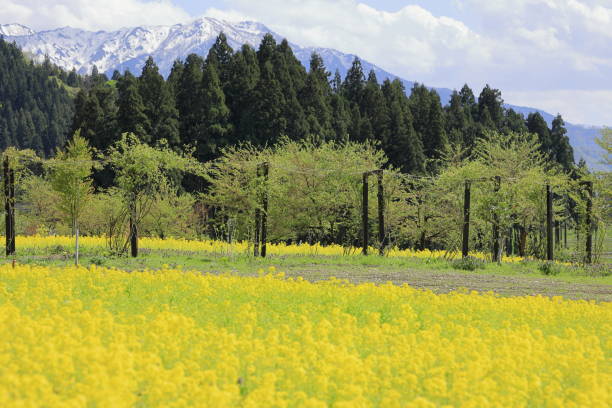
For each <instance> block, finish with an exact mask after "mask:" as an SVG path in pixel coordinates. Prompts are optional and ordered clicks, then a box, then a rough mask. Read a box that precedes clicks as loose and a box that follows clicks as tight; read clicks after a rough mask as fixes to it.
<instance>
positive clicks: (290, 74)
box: [271, 40, 309, 140]
mask: <svg viewBox="0 0 612 408" xmlns="http://www.w3.org/2000/svg"><path fill="white" fill-rule="evenodd" d="M271 61H272V66H273V67H274V75H275V77H276V79H277V81H278V83H279V85H280V87H281V90H282V91H283V96H284V101H285V103H284V105H283V106H282V111H283V116H284V117H285V118H286V123H287V127H286V131H285V133H286V135H287V136H288V137H289V138H290V139H292V140H298V139H303V138H305V137H306V136H307V135H308V134H309V127H308V122H307V121H306V115H305V114H304V110H303V108H302V105H301V104H300V102H299V101H298V93H299V92H300V91H301V89H302V88H303V84H304V82H305V79H304V78H302V76H303V77H306V71H305V70H304V67H302V65H301V64H300V62H299V61H298V60H297V59H296V58H295V56H294V55H293V51H291V48H290V47H289V45H288V43H287V40H283V42H282V43H281V44H280V45H278V46H277V47H276V49H275V51H274V54H273V56H272V59H271Z"/></svg>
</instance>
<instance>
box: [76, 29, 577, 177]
mask: <svg viewBox="0 0 612 408" xmlns="http://www.w3.org/2000/svg"><path fill="white" fill-rule="evenodd" d="M82 82H83V84H84V86H83V87H82V89H81V90H80V91H79V93H78V95H77V96H76V99H75V114H74V118H73V121H72V129H71V131H73V132H74V131H76V130H78V129H81V130H82V132H83V135H84V137H86V138H87V139H88V140H89V142H90V143H91V145H92V146H93V147H94V148H96V149H98V150H100V151H104V150H105V149H107V148H108V147H109V146H110V145H112V144H113V143H114V142H116V141H117V140H118V139H119V138H120V135H121V134H122V133H126V132H130V133H134V134H135V135H137V136H138V137H139V138H140V140H142V141H144V142H146V143H151V144H154V143H156V142H158V141H159V140H162V139H165V140H167V141H168V143H169V145H170V146H172V147H174V148H183V147H185V146H191V147H192V148H193V149H195V156H196V158H197V159H198V160H200V161H202V162H205V161H210V160H213V159H215V158H218V157H219V156H220V152H221V149H222V148H223V147H227V146H232V145H236V144H240V143H245V142H248V143H250V144H252V145H253V146H258V147H264V146H272V145H274V144H276V143H277V142H278V141H279V140H280V139H281V138H282V137H287V138H288V139H289V140H296V141H299V140H306V139H308V140H312V141H316V142H323V141H335V142H347V141H352V142H366V141H367V142H375V143H377V145H378V146H379V147H380V148H381V149H382V150H383V151H384V152H385V154H386V156H387V157H388V164H389V165H391V166H392V167H394V168H397V169H399V170H401V171H402V172H406V173H416V174H423V173H432V172H433V173H435V172H436V170H437V169H438V168H439V161H440V159H441V155H442V154H444V151H445V149H448V147H449V146H455V147H460V148H461V149H462V151H463V153H464V155H465V156H468V155H469V154H471V152H472V150H473V148H474V146H475V143H476V140H477V139H479V138H481V137H482V136H483V135H484V134H485V133H486V132H487V131H498V132H501V133H504V134H509V133H511V132H514V133H516V134H521V133H526V132H529V133H533V134H536V135H537V140H538V143H539V144H540V146H541V148H540V149H541V152H542V153H543V155H544V156H545V157H546V158H547V159H548V160H549V161H550V162H556V163H558V164H560V165H561V166H562V167H563V168H564V169H565V170H566V171H570V170H571V169H572V168H573V167H574V157H573V150H572V147H571V146H570V144H569V138H568V136H567V131H566V129H565V125H564V121H563V118H562V117H561V116H560V115H558V116H557V117H556V118H555V120H554V121H553V123H552V127H551V128H549V127H548V125H547V123H546V121H545V120H544V118H543V117H542V115H541V114H539V113H531V114H529V115H528V117H527V118H525V117H524V116H523V115H522V114H520V113H517V112H515V111H514V110H512V109H506V108H505V107H504V103H503V99H502V96H501V92H500V91H499V90H497V89H494V88H492V87H490V86H489V85H487V86H486V87H485V88H484V89H483V90H482V92H481V93H480V94H479V96H478V97H476V96H475V94H474V93H473V91H472V90H471V89H470V88H469V87H468V86H467V85H465V86H464V87H463V88H462V89H461V90H460V91H455V92H453V94H452V95H451V98H450V102H449V104H448V105H447V106H443V105H442V103H441V100H440V96H439V95H438V93H437V92H436V91H435V90H432V89H429V88H427V87H426V86H424V85H422V84H418V83H417V84H415V85H414V86H413V88H412V89H411V90H410V92H409V93H410V96H407V92H406V89H405V88H404V85H403V83H402V82H401V81H400V80H399V79H395V80H389V79H386V80H384V81H383V82H382V83H380V82H379V81H378V78H377V77H376V74H375V73H374V72H373V71H371V72H369V73H367V74H366V73H365V72H364V71H363V67H362V64H361V61H360V60H359V59H358V58H355V60H354V61H353V63H352V66H351V68H350V69H349V70H348V72H347V74H346V76H345V77H344V78H341V76H340V74H339V72H336V73H335V74H334V75H332V74H331V73H330V72H328V71H327V70H326V67H325V66H324V63H323V60H322V58H321V56H319V55H317V54H313V55H312V57H311V60H310V67H309V69H308V70H307V69H306V68H305V67H304V66H302V65H301V63H300V62H299V61H298V59H297V58H296V57H295V55H294V54H293V52H292V50H291V47H290V46H289V44H288V42H287V41H286V40H283V41H282V42H281V43H280V44H278V43H277V42H276V40H275V39H274V37H272V36H271V35H266V36H265V37H264V38H263V39H262V42H261V44H260V45H259V48H258V49H257V50H255V49H253V48H252V47H250V46H249V45H244V46H242V47H241V48H240V49H239V50H237V51H234V50H233V49H232V48H231V47H230V46H229V45H228V43H227V38H226V37H225V35H224V34H220V35H219V36H218V38H217V39H216V42H215V44H214V45H213V46H212V47H211V49H210V51H209V53H208V55H207V56H206V57H205V58H203V57H200V56H198V55H196V54H191V55H189V56H187V58H186V59H185V60H184V61H179V60H177V61H176V62H175V63H174V65H173V67H172V70H171V72H170V75H169V76H168V78H167V79H164V77H163V76H162V75H161V74H160V73H159V69H158V67H157V65H156V64H155V62H154V60H153V59H152V58H149V59H148V60H147V61H146V63H145V65H144V68H143V70H142V72H141V73H140V76H139V77H136V76H134V75H133V74H132V73H130V72H129V71H126V72H124V73H120V72H117V71H115V72H114V74H113V75H112V77H111V79H110V80H109V79H108V78H107V77H106V76H105V75H103V74H99V73H98V72H97V71H94V72H93V73H92V74H91V75H90V76H88V77H86V78H85V79H83V80H82ZM101 182H103V180H101ZM191 187H192V189H193V187H194V186H191Z"/></svg>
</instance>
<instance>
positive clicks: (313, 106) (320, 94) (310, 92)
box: [300, 53, 335, 140]
mask: <svg viewBox="0 0 612 408" xmlns="http://www.w3.org/2000/svg"><path fill="white" fill-rule="evenodd" d="M329 75H330V74H329V72H327V70H326V69H325V65H324V64H323V59H322V58H321V56H320V55H318V54H316V53H313V54H312V56H311V58H310V71H309V73H308V77H307V79H306V84H305V86H304V88H303V90H302V94H301V98H300V99H301V101H302V104H303V105H304V113H305V115H306V120H307V121H308V125H309V128H310V132H311V134H312V135H314V136H316V137H319V138H321V139H324V140H325V139H334V138H335V131H334V129H333V127H332V119H333V117H332V107H331V94H332V90H331V87H330V85H329V79H328V78H329Z"/></svg>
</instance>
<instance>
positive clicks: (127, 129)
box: [117, 71, 151, 143]
mask: <svg viewBox="0 0 612 408" xmlns="http://www.w3.org/2000/svg"><path fill="white" fill-rule="evenodd" d="M118 88H119V100H118V106H119V111H118V114H117V121H118V125H119V130H120V132H121V133H134V134H135V135H136V136H138V138H139V139H140V140H142V141H144V142H146V143H149V142H150V141H151V135H150V133H149V132H148V129H151V123H150V122H149V118H148V117H147V115H146V113H145V105H144V103H143V101H142V98H141V97H140V93H139V92H138V81H137V79H136V78H135V77H134V75H132V74H131V73H130V72H129V71H126V72H125V75H124V76H123V79H122V80H121V82H119V87H118Z"/></svg>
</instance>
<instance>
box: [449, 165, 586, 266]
mask: <svg viewBox="0 0 612 408" xmlns="http://www.w3.org/2000/svg"><path fill="white" fill-rule="evenodd" d="M472 181H482V179H478V180H466V181H465V184H464V198H463V234H462V235H463V236H462V248H461V255H462V257H463V258H466V257H467V256H469V243H470V199H471V187H472ZM582 184H583V185H585V186H586V191H587V200H586V205H587V208H586V217H585V224H586V234H587V236H586V256H585V262H586V263H587V264H590V263H592V262H593V225H592V211H593V182H592V181H585V182H583V183H582ZM500 188H501V177H499V176H495V177H494V187H493V189H494V191H495V192H498V191H499V190H500ZM553 218H554V212H553V192H552V188H551V186H550V184H547V185H546V259H547V260H549V261H552V260H554V240H555V238H556V240H557V242H559V241H560V228H559V227H557V228H556V229H555V230H556V231H555V232H553ZM498 224H499V216H498V214H497V213H496V212H495V211H494V212H493V257H492V259H493V262H500V260H501V245H500V234H499V226H498ZM555 234H556V237H555ZM564 240H565V245H566V246H567V229H566V231H565V238H564Z"/></svg>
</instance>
